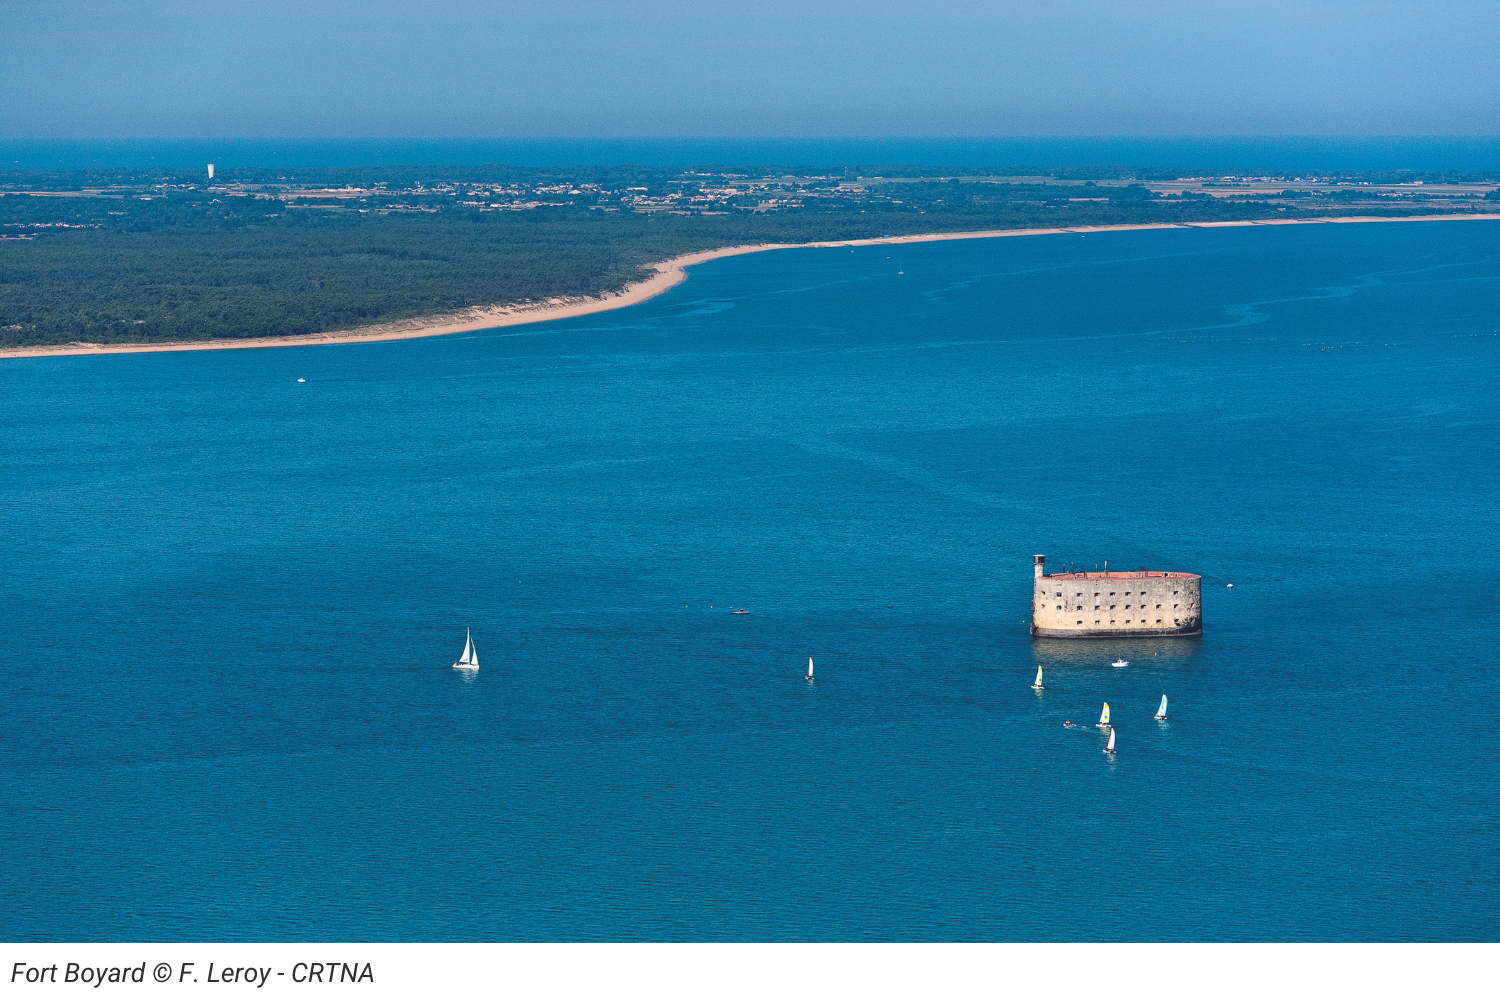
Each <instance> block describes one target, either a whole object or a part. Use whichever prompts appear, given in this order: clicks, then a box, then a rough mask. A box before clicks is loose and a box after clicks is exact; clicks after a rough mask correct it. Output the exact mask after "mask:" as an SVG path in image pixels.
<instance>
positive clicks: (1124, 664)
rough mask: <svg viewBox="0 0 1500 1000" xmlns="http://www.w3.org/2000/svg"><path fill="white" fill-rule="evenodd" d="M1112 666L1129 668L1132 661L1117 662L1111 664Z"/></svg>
mask: <svg viewBox="0 0 1500 1000" xmlns="http://www.w3.org/2000/svg"><path fill="white" fill-rule="evenodd" d="M1110 666H1112V667H1128V666H1130V661H1129V660H1116V661H1115V662H1113V663H1111V664H1110Z"/></svg>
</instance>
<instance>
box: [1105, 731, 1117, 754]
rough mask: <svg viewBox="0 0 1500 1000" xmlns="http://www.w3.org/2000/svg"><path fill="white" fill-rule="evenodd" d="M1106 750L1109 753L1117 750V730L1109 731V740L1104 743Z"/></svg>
mask: <svg viewBox="0 0 1500 1000" xmlns="http://www.w3.org/2000/svg"><path fill="white" fill-rule="evenodd" d="M1104 752H1105V753H1107V754H1113V753H1114V752H1115V731H1114V730H1113V729H1111V730H1110V731H1109V742H1108V743H1106V744H1105V745H1104Z"/></svg>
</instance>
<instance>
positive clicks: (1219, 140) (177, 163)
mask: <svg viewBox="0 0 1500 1000" xmlns="http://www.w3.org/2000/svg"><path fill="white" fill-rule="evenodd" d="M207 163H213V164H215V165H216V166H217V167H218V168H219V169H221V170H225V169H234V168H236V167H265V168H286V167H297V168H309V167H352V166H390V165H394V164H421V163H438V164H448V165H454V166H477V165H482V164H487V163H508V164H512V165H514V166H521V167H548V166H578V165H583V166H588V165H591V164H600V163H633V164H638V165H641V166H650V167H666V166H678V167H688V166H711V165H714V164H718V165H725V164H734V165H748V164H767V165H780V166H798V165H801V166H804V167H806V168H808V169H812V170H817V169H819V168H826V167H829V166H837V165H861V164H862V165H866V166H878V165H881V164H887V165H890V164H919V165H927V166H939V167H977V168H986V169H988V168H1006V167H1010V168H1014V167H1025V168H1037V167H1071V166H1088V165H1096V164H1117V165H1125V166H1134V167H1166V168H1177V169H1182V170H1189V171H1195V172H1206V173H1223V172H1231V171H1232V172H1248V173H1281V172H1284V171H1293V172H1305V171H1312V172H1330V171H1341V170H1434V171H1443V170H1462V171H1496V170H1500V136H1494V135H1488V136H1486V135H1478V136H1295V135H1293V136H1073V137H1069V136H1001V137H988V138H985V137H973V138H962V137H959V138H921V137H906V138H902V137H887V138H877V137H870V138H857V137H854V138H850V137H846V138H802V139H796V138H759V139H757V138H692V137H685V138H650V137H635V138H630V137H624V138H529V139H528V138H489V139H486V138H446V139H445V138H431V139H412V138H366V139H312V138H308V139H264V138H262V139H256V138H235V137H225V138H217V139H212V138H204V139H35V140H27V139H0V170H84V169H107V168H116V167H131V168H137V169H148V168H151V167H162V168H172V169H179V170H186V169H195V170H199V169H202V168H203V166H204V164H207Z"/></svg>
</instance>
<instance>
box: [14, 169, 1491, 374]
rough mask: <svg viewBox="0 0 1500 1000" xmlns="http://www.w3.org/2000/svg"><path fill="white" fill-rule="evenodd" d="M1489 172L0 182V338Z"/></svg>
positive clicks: (146, 328)
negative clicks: (738, 247)
mask: <svg viewBox="0 0 1500 1000" xmlns="http://www.w3.org/2000/svg"><path fill="white" fill-rule="evenodd" d="M1168 174H1171V175H1172V176H1170V177H1169V176H1166V175H1168ZM1497 181H1500V178H1496V177H1491V176H1488V175H1456V174H1447V175H1442V174H1432V175H1416V174H1398V175H1389V176H1388V175H1339V176H1330V177H1320V178H1293V179H1285V185H1286V186H1283V184H1282V179H1276V178H1269V179H1268V178H1251V179H1245V178H1211V179H1205V180H1190V181H1184V180H1183V179H1182V172H1180V171H1178V172H1173V171H1146V170H1136V169H1130V168H1123V167H1099V168H1088V169H1083V168H1080V169H1075V170H1046V169H1043V168H1036V167H1009V168H997V169H995V170H991V171H977V170H962V171H960V170H951V169H937V168H915V167H893V166H886V167H869V166H866V167H858V168H836V169H835V168H811V167H805V166H804V167H723V166H715V167H698V168H695V169H693V170H686V171H685V170H678V169H675V168H674V169H655V168H633V167H595V168H567V169H562V168H557V169H551V170H538V169H521V168H511V167H503V166H494V167H463V168H459V167H449V168H443V167H394V168H359V169H349V170H306V171H302V170H280V171H271V170H236V171H230V172H227V173H220V174H219V175H218V176H216V177H215V178H214V179H212V180H210V179H208V178H207V176H206V173H205V172H196V171H195V172H191V173H189V172H162V171H154V172H143V171H129V170H118V171H78V172H68V173H41V172H24V173H23V172H8V173H7V172H0V346H28V345H41V344H62V343H70V342H75V341H77V342H86V343H122V342H160V341H179V340H204V339H218V338H244V337H260V336H269V335H295V334H310V333H317V332H322V331H329V330H339V329H348V328H352V327H358V326H364V325H369V324H374V323H379V322H387V321H392V320H397V319H404V318H409V317H413V316H421V315H427V314H432V313H443V312H451V311H454V310H457V309H461V308H464V307H468V306H474V305H485V304H493V303H511V302H523V301H528V300H541V299H547V298H552V297H556V296H581V295H597V294H599V293H600V292H603V291H607V290H617V289H619V288H621V287H622V286H623V285H625V284H627V283H629V282H631V281H633V280H637V279H639V278H640V277H641V276H642V274H643V271H642V267H643V266H645V265H649V264H650V263H652V262H655V261H658V260H662V259H664V258H666V257H670V256H674V255H676V254H681V253H687V252H692V251H696V250H703V249H710V248H713V247H719V246H726V245H734V244H744V243H759V242H777V243H800V242H810V241H817V240H842V239H862V238H870V237H878V236H885V235H891V236H895V235H906V234H913V233H926V232H956V231H963V230H977V229H1012V228H1033V227H1056V226H1092V225H1112V224H1122V223H1142V222H1155V223H1172V222H1203V221H1227V220H1244V219H1268V218H1288V217H1300V216H1318V215H1327V214H1329V213H1330V212H1338V213H1340V214H1350V212H1351V210H1357V211H1358V212H1359V213H1361V214H1380V215H1405V214H1419V213H1434V212H1442V213H1448V212H1472V211H1482V210H1484V209H1485V207H1486V206H1489V207H1490V208H1491V210H1493V208H1494V207H1495V202H1496V190H1495V188H1496V183H1497ZM1419 182H1420V183H1419ZM1163 184H1166V185H1167V187H1165V188H1164V187H1162V185H1163Z"/></svg>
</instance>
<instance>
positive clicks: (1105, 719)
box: [1099, 701, 1109, 729]
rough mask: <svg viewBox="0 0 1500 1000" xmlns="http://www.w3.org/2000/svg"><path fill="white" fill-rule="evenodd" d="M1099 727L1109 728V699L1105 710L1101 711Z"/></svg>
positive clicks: (1105, 704)
mask: <svg viewBox="0 0 1500 1000" xmlns="http://www.w3.org/2000/svg"><path fill="white" fill-rule="evenodd" d="M1099 728H1100V729H1108V728H1109V702H1107V701H1106V702H1105V703H1104V711H1102V712H1100V713H1099Z"/></svg>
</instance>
